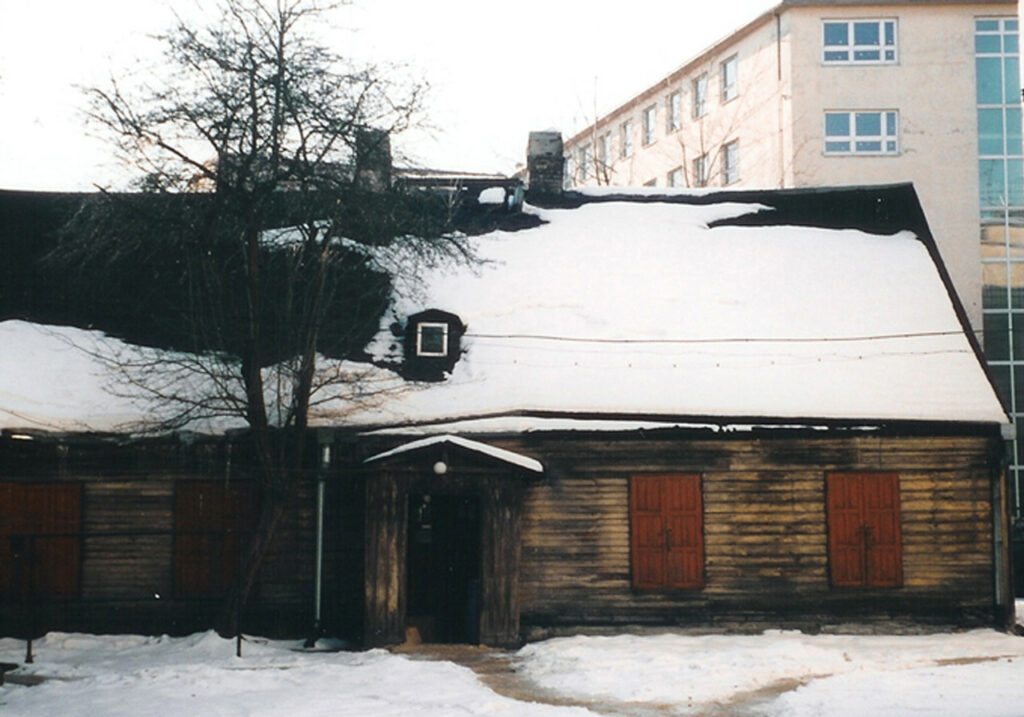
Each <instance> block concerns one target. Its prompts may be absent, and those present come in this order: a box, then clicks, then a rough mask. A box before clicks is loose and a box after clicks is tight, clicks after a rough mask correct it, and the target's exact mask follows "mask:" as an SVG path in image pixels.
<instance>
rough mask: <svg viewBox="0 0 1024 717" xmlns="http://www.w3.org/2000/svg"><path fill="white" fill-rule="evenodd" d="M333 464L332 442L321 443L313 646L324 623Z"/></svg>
mask: <svg viewBox="0 0 1024 717" xmlns="http://www.w3.org/2000/svg"><path fill="white" fill-rule="evenodd" d="M330 466H331V444H330V443H323V444H321V445H320V469H319V470H318V471H317V479H316V558H315V566H314V568H315V571H316V572H315V573H314V577H313V634H312V635H311V636H310V638H309V640H307V641H306V646H307V647H312V646H313V645H314V644H315V643H316V640H317V638H318V637H320V633H321V630H322V629H323V624H322V621H321V609H320V608H321V593H322V592H323V562H324V487H325V485H326V483H327V470H328V469H329V468H330Z"/></svg>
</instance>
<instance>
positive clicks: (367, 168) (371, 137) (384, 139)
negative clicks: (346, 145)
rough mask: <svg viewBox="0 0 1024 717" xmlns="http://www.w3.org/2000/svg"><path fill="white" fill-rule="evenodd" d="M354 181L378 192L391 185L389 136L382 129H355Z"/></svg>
mask: <svg viewBox="0 0 1024 717" xmlns="http://www.w3.org/2000/svg"><path fill="white" fill-rule="evenodd" d="M355 181H356V184H358V185H359V186H361V187H364V188H366V189H372V190H374V191H378V192H380V191H383V190H385V189H387V188H388V187H390V186H391V136H390V135H389V134H388V133H387V132H385V131H384V130H379V129H369V128H367V129H360V130H358V131H357V133H356V176H355Z"/></svg>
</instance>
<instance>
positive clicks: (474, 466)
mask: <svg viewBox="0 0 1024 717" xmlns="http://www.w3.org/2000/svg"><path fill="white" fill-rule="evenodd" d="M438 457H439V456H434V455H433V454H427V455H426V456H423V455H420V456H415V457H412V458H411V459H410V458H409V457H400V458H397V459H395V460H392V461H388V462H387V463H386V465H384V466H374V467H372V468H370V469H368V470H367V471H366V473H365V474H364V480H365V484H366V532H365V561H366V563H365V600H366V603H365V623H364V632H363V635H364V643H365V644H366V645H370V646H373V645H392V644H396V643H400V642H402V641H403V640H404V639H405V627H406V617H407V616H406V602H407V596H406V588H407V585H406V575H407V566H406V558H407V551H408V513H407V506H408V497H409V494H410V493H413V492H421V493H436V494H449V495H466V496H475V497H477V498H479V500H480V605H479V608H480V610H479V639H480V642H481V643H483V644H487V645H499V646H506V645H513V644H516V643H517V642H518V641H519V595H520V589H519V576H520V570H519V556H520V554H521V551H520V530H521V527H520V526H521V513H522V502H523V491H524V485H525V479H524V478H523V477H522V476H521V475H518V474H517V472H516V471H514V470H513V469H511V468H510V467H509V466H507V465H498V466H495V465H490V464H489V463H488V462H487V461H485V462H483V463H481V462H480V461H479V460H476V459H474V458H473V457H467V456H465V455H462V454H461V453H459V452H452V453H450V454H449V453H447V452H446V453H445V455H444V459H445V461H446V463H447V465H448V466H449V472H448V474H447V475H444V476H438V475H435V474H434V473H433V471H432V469H431V467H432V465H433V463H434V461H435V460H436V458H438Z"/></svg>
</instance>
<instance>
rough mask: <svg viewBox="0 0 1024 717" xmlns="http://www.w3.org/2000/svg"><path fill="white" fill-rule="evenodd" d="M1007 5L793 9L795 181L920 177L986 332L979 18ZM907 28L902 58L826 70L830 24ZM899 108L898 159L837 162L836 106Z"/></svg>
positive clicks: (943, 245)
mask: <svg viewBox="0 0 1024 717" xmlns="http://www.w3.org/2000/svg"><path fill="white" fill-rule="evenodd" d="M1000 12H1001V13H1002V14H1005V12H1006V5H992V6H977V5H976V6H968V5H930V6H927V7H919V6H914V7H911V6H906V5H891V4H886V5H878V6H873V7H872V6H866V7H865V6H861V7H838V8H828V7H809V8H796V9H792V10H790V11H788V13H787V14H788V15H789V16H790V27H791V30H792V39H793V49H792V52H793V57H792V63H793V64H792V72H793V97H792V122H793V134H794V137H796V138H798V139H797V141H796V144H795V146H794V147H793V153H794V160H793V168H794V169H793V182H794V185H795V186H820V185H846V184H875V183H886V182H902V181H912V182H913V183H914V186H915V188H916V189H917V192H918V195H919V196H920V198H921V203H922V205H923V207H924V210H925V214H926V216H927V218H928V221H929V225H930V226H931V228H932V231H933V232H934V234H935V238H936V241H937V243H938V246H939V250H940V252H941V253H942V256H943V260H944V261H945V263H946V266H947V267H948V269H949V270H950V274H951V275H952V278H953V282H954V284H955V285H956V287H957V291H958V293H959V294H960V297H961V299H962V301H963V303H964V305H965V307H966V309H967V313H968V316H969V318H970V320H971V324H972V325H973V326H975V327H979V328H980V326H981V266H980V263H979V231H978V190H977V187H978V174H977V173H978V169H977V165H978V162H977V156H978V155H977V152H978V150H977V147H978V139H977V119H976V112H975V79H974V18H975V17H976V16H983V15H986V14H1000ZM858 17H860V18H866V19H889V18H895V19H896V20H897V22H898V25H897V35H898V53H899V55H898V57H899V59H898V62H897V63H896V64H892V65H886V64H880V65H859V66H844V65H826V64H824V63H823V62H822V54H821V53H822V40H821V36H822V21H823V20H827V19H847V18H849V19H853V18H858ZM858 109H880V110H890V109H895V110H897V111H898V112H899V142H900V146H899V151H898V153H897V154H896V155H893V156H877V155H866V156H828V155H826V154H825V151H824V150H825V144H824V142H825V140H824V121H825V120H824V117H825V112H826V111H828V110H851V111H852V110H858Z"/></svg>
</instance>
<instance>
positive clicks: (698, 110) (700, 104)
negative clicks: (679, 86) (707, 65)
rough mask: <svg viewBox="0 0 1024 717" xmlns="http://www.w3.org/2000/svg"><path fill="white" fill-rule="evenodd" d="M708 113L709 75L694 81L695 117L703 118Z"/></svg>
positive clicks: (703, 75) (704, 74)
mask: <svg viewBox="0 0 1024 717" xmlns="http://www.w3.org/2000/svg"><path fill="white" fill-rule="evenodd" d="M707 113H708V73H706V72H704V73H701V74H700V75H698V76H697V77H695V78H694V79H693V116H694V118H697V117H703V116H704V115H706V114H707Z"/></svg>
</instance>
